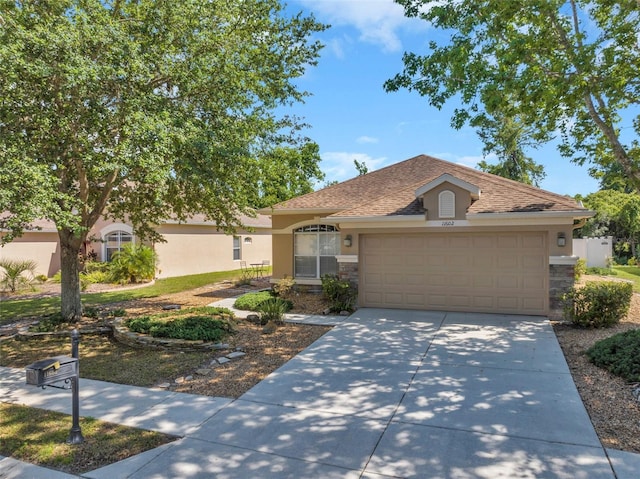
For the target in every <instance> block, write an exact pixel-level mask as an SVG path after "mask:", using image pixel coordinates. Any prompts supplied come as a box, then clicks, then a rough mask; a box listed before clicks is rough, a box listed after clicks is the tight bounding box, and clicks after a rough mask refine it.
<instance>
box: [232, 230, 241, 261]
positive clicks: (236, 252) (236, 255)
mask: <svg viewBox="0 0 640 479" xmlns="http://www.w3.org/2000/svg"><path fill="white" fill-rule="evenodd" d="M233 259H234V260H238V259H242V249H241V246H240V236H234V237H233Z"/></svg>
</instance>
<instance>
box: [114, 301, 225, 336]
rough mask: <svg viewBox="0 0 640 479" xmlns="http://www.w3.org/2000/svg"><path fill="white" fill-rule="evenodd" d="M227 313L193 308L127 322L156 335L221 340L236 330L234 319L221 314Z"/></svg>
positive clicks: (142, 331) (137, 330)
mask: <svg viewBox="0 0 640 479" xmlns="http://www.w3.org/2000/svg"><path fill="white" fill-rule="evenodd" d="M226 312H228V310H225V309H220V308H191V309H186V310H182V311H174V312H169V313H162V314H156V315H153V316H141V317H137V318H131V319H128V320H126V321H125V325H126V326H127V327H128V328H129V329H130V330H131V331H135V332H137V333H144V334H149V335H151V336H153V337H155V338H173V339H187V340H201V341H220V340H222V339H224V338H225V337H227V336H229V335H231V334H233V333H234V332H235V330H234V327H233V322H232V321H231V320H230V319H228V318H225V317H223V316H221V315H225V314H226Z"/></svg>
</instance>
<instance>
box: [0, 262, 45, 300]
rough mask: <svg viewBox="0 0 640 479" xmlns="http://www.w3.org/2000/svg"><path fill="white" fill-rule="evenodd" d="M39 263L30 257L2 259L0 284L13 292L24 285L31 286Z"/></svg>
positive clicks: (0, 263)
mask: <svg viewBox="0 0 640 479" xmlns="http://www.w3.org/2000/svg"><path fill="white" fill-rule="evenodd" d="M37 267H38V263H36V262H35V261H33V260H30V259H0V268H2V269H3V272H2V275H1V276H0V284H1V285H2V287H3V289H8V290H9V291H11V292H12V293H15V292H16V291H17V290H19V289H22V288H23V287H31V285H32V283H33V281H34V278H35V271H36V268H37Z"/></svg>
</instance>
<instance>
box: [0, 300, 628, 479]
mask: <svg viewBox="0 0 640 479" xmlns="http://www.w3.org/2000/svg"><path fill="white" fill-rule="evenodd" d="M316 319H317V318H316ZM312 320H313V318H311V321H312ZM303 321H310V319H309V318H306V319H303ZM338 321H339V323H338V325H337V326H336V327H335V328H334V329H333V330H332V331H330V332H329V333H327V334H326V335H325V336H323V337H322V338H321V339H319V340H318V341H316V342H315V343H314V344H313V345H311V346H310V347H309V348H307V349H306V350H305V351H303V352H302V353H301V354H299V355H298V356H296V357H295V358H294V359H292V360H291V361H289V362H288V363H286V364H285V365H284V366H283V367H281V368H280V369H278V370H277V371H275V372H274V373H272V374H271V375H270V376H269V377H267V378H266V379H265V380H264V381H262V382H261V383H259V384H258V385H256V386H255V387H254V388H253V389H251V390H250V391H248V392H247V393H246V394H244V395H243V396H242V397H241V398H240V399H238V400H235V401H231V400H222V399H220V398H205V397H202V396H194V395H188V394H180V393H172V392H170V391H157V390H148V389H144V388H130V387H127V386H121V385H111V384H109V383H100V382H98V381H90V380H83V381H82V383H83V386H82V387H83V388H84V391H85V393H84V394H85V399H84V400H83V405H82V408H83V410H82V411H81V412H82V414H91V415H93V416H94V417H98V418H106V419H108V418H110V419H111V420H116V421H117V422H122V423H125V424H129V425H138V426H142V427H148V428H150V429H157V430H163V431H165V432H172V431H174V430H175V432H176V433H179V434H180V435H182V436H184V437H183V438H182V439H180V440H178V441H176V442H174V443H171V444H168V445H165V446H162V447H160V448H158V449H154V450H152V451H148V452H146V453H143V454H140V455H138V456H135V457H132V458H130V459H127V460H125V461H122V462H120V463H116V464H113V465H111V466H107V467H104V468H102V469H98V470H95V471H92V472H90V473H87V474H84V475H83V477H86V478H93V479H113V478H136V479H140V478H154V479H160V478H186V479H195V478H198V479H200V478H212V477H215V478H216V479H236V478H260V479H262V478H313V479H318V478H322V479H331V478H348V479H349V478H354V479H355V478H366V479H374V478H378V479H383V478H398V477H402V478H408V477H419V478H446V479H471V478H487V479H489V478H490V479H495V478H510V479H511V478H536V479H538V478H567V479H587V478H589V479H599V478H608V479H612V478H614V477H617V478H618V479H622V478H625V479H626V478H632V477H637V470H638V467H640V461H639V460H638V456H635V455H631V454H627V453H618V452H615V451H605V450H603V448H602V447H601V445H600V443H599V440H598V437H597V436H596V434H595V432H594V430H593V427H592V425H591V422H590V420H589V417H588V415H587V413H586V411H585V409H584V406H583V404H582V401H581V400H580V397H579V395H578V392H577V391H576V388H575V386H574V384H573V380H572V378H571V375H570V373H569V370H568V368H567V365H566V362H565V360H564V356H563V355H562V352H561V350H560V347H559V345H558V342H557V340H556V337H555V335H554V333H553V331H552V329H551V326H550V325H549V323H548V321H547V320H546V319H545V318H540V317H526V316H504V315H491V314H464V313H443V312H422V311H399V310H381V309H361V310H359V311H357V312H356V313H355V314H353V315H352V316H350V317H348V318H339V320H338ZM15 374H16V375H17V376H21V373H20V372H16V373H15ZM21 377H22V376H21ZM21 380H22V379H21ZM0 386H1V384H0ZM22 388H23V389H20V387H18V386H17V385H16V386H13V387H7V391H6V393H9V392H10V391H12V394H18V395H20V396H21V397H26V395H27V394H28V395H29V397H30V398H31V402H32V403H34V401H35V403H34V404H37V403H38V401H40V402H44V403H48V404H51V403H52V399H53V396H51V395H55V394H59V392H56V391H51V390H49V389H47V390H44V391H42V390H38V392H35V391H34V390H33V389H31V390H29V391H25V392H23V390H24V387H22ZM0 390H2V388H1V387H0ZM44 394H47V395H49V396H50V397H44V396H38V395H44ZM56 397H57V396H56ZM118 397H120V401H119V402H118V401H117V398H118ZM126 398H130V399H129V400H123V399H126ZM132 398H136V399H135V401H132ZM105 401H106V403H105ZM103 403H105V404H103ZM65 404H68V399H67V400H66V401H65ZM133 405H136V407H137V409H136V410H135V413H134V412H133V411H129V412H126V410H125V409H126V408H127V407H129V406H133ZM118 406H119V407H118ZM89 411H90V412H89ZM118 417H121V419H120V420H117V418H118ZM153 425H156V427H154V426H153ZM607 453H608V455H609V457H608V456H607ZM609 459H611V463H610V461H609ZM12 464H13V463H12ZM611 464H614V466H615V471H616V472H615V474H614V471H613V469H612V465H611ZM11 467H14V469H12V470H13V471H14V473H12V472H11V470H9V466H6V467H5V471H7V474H2V472H3V471H2V464H1V463H0V478H2V477H26V476H25V475H24V474H20V473H19V472H20V471H21V470H22V471H24V469H20V468H19V467H18V466H16V465H15V464H13V466H11ZM16 471H17V472H16ZM45 471H46V470H45ZM49 472H51V471H49ZM12 474H14V475H12ZM16 474H17V475H16ZM616 474H617V475H616ZM32 476H33V477H53V476H46V475H44V476H36V475H32ZM64 476H65V477H64V479H67V477H68V476H67V475H64ZM56 477H57V476H56ZM60 479H63V478H62V477H61V478H60Z"/></svg>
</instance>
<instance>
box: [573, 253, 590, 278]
mask: <svg viewBox="0 0 640 479" xmlns="http://www.w3.org/2000/svg"><path fill="white" fill-rule="evenodd" d="M586 272H587V260H586V259H584V258H579V259H578V261H576V265H575V267H574V270H573V275H574V278H575V280H576V281H580V278H581V277H582V275H583V274H585V273H586Z"/></svg>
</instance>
